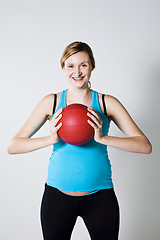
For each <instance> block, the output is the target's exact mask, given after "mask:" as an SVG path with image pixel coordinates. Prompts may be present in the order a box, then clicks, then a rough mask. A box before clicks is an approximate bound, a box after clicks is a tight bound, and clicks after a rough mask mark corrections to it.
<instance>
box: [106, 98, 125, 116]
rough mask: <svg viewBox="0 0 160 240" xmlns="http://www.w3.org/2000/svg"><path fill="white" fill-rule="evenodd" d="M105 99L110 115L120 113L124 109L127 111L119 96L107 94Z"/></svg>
mask: <svg viewBox="0 0 160 240" xmlns="http://www.w3.org/2000/svg"><path fill="white" fill-rule="evenodd" d="M104 101H105V104H106V108H107V113H108V116H110V117H112V116H113V115H115V113H120V112H121V111H124V110H125V111H126V109H125V108H124V106H123V105H122V103H121V102H120V101H119V100H118V98H116V97H114V96H112V95H109V94H105V97H104Z"/></svg>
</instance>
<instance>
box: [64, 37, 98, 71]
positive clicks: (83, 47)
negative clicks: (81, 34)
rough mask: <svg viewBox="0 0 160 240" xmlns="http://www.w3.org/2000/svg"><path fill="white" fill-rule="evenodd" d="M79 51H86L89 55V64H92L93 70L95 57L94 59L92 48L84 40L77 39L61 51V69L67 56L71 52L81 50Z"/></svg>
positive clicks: (70, 54) (71, 53)
mask: <svg viewBox="0 0 160 240" xmlns="http://www.w3.org/2000/svg"><path fill="white" fill-rule="evenodd" d="M81 51H83V52H86V53H87V54H88V55H89V58H90V61H91V65H92V70H93V69H94V68H95V59H94V56H93V52H92V49H91V48H90V46H89V45H88V44H86V43H84V42H78V41H76V42H72V43H70V44H69V45H68V46H67V47H66V48H65V49H64V52H63V54H62V57H61V60H60V64H61V67H62V69H63V67H64V65H65V61H66V59H67V58H69V57H70V56H72V55H73V54H75V53H77V52H81Z"/></svg>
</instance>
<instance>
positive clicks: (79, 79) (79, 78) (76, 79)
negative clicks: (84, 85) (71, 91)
mask: <svg viewBox="0 0 160 240" xmlns="http://www.w3.org/2000/svg"><path fill="white" fill-rule="evenodd" d="M82 78H83V77H81V78H74V79H76V80H80V79H82Z"/></svg>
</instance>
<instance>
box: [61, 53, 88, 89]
mask: <svg viewBox="0 0 160 240" xmlns="http://www.w3.org/2000/svg"><path fill="white" fill-rule="evenodd" d="M63 70H64V71H65V73H66V76H67V78H68V80H69V83H70V84H71V85H72V86H74V87H78V88H85V87H88V81H89V79H90V76H91V72H92V64H91V61H90V57H89V55H88V54H87V53H86V52H84V51H81V52H77V53H75V54H73V55H71V56H70V57H69V58H67V59H66V61H65V65H64V67H63Z"/></svg>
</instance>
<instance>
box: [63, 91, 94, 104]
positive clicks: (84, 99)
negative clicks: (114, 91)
mask: <svg viewBox="0 0 160 240" xmlns="http://www.w3.org/2000/svg"><path fill="white" fill-rule="evenodd" d="M91 102H92V91H91V89H90V88H85V89H78V88H72V87H69V88H68V90H67V105H68V104H71V103H81V104H85V105H91Z"/></svg>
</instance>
